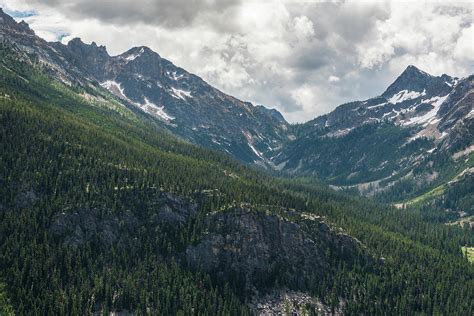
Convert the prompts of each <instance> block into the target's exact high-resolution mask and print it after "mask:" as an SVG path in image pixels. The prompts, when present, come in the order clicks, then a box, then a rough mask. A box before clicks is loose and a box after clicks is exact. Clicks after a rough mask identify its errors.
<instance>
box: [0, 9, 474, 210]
mask: <svg viewBox="0 0 474 316" xmlns="http://www.w3.org/2000/svg"><path fill="white" fill-rule="evenodd" d="M2 26H3V27H2V29H1V30H0V36H1V38H2V39H3V42H4V43H9V44H8V45H13V46H14V49H17V50H18V51H19V53H20V54H22V55H23V58H24V59H25V60H29V62H30V63H32V64H35V63H39V64H41V65H42V67H44V69H45V71H46V72H47V73H48V74H49V75H50V76H51V77H52V78H54V79H55V80H57V81H59V82H62V83H64V84H66V85H69V86H75V87H81V89H83V90H84V91H82V95H83V97H86V98H88V100H89V101H91V102H94V103H95V104H97V105H98V106H106V107H108V108H114V109H115V110H116V111H119V112H121V113H122V114H123V115H132V116H136V119H137V120H151V121H152V122H153V124H154V125H156V126H158V127H159V128H160V129H162V130H164V131H167V132H168V133H170V134H172V135H175V136H177V137H179V138H180V139H183V140H186V141H189V142H191V143H194V144H197V145H201V146H205V147H207V148H211V149H215V150H218V151H221V152H224V153H226V154H230V155H231V156H233V157H234V158H237V159H238V160H240V161H242V162H244V163H248V164H255V165H258V166H261V167H264V168H267V169H269V170H274V171H276V172H279V173H282V174H286V175H287V174H290V175H292V176H311V177H315V178H318V179H319V180H321V181H323V182H326V183H328V184H330V185H332V186H333V188H335V189H349V190H353V189H355V190H356V191H358V192H359V193H362V194H365V195H369V196H374V195H380V194H382V195H383V197H382V199H383V200H384V201H388V200H390V201H392V202H401V201H402V202H406V201H409V200H410V199H412V198H415V197H416V196H419V195H422V194H424V193H426V192H428V191H430V190H432V189H435V187H436V186H439V185H443V186H445V185H446V184H447V183H448V182H450V181H452V180H454V179H458V178H457V177H458V176H459V175H462V176H463V177H465V176H467V177H469V176H470V175H471V174H472V172H471V167H472V159H471V160H468V161H462V162H461V159H460V157H466V156H469V155H470V153H471V152H472V151H473V147H472V146H474V145H473V134H474V133H473V123H472V121H473V120H472V117H473V114H472V113H473V112H472V84H473V76H470V77H467V78H463V79H459V78H453V77H450V76H448V75H446V74H445V75H442V76H439V77H437V76H432V75H430V74H428V73H426V72H424V71H422V70H420V69H418V68H416V67H415V66H412V65H410V66H408V67H407V68H406V69H405V71H403V73H402V74H401V75H400V76H399V77H398V78H397V79H396V80H395V81H394V82H393V83H392V84H391V85H390V86H389V87H388V88H387V89H386V91H384V92H383V93H382V94H381V95H380V96H377V97H374V98H371V99H368V100H365V101H355V102H350V103H346V104H343V105H340V106H339V107H337V108H336V109H335V110H334V111H332V112H331V113H329V114H326V115H323V116H320V117H317V118H315V119H314V120H311V121H309V122H307V123H305V124H303V125H301V126H294V125H290V124H288V123H287V122H286V121H285V119H284V118H283V116H282V115H281V114H280V113H279V112H278V111H276V110H270V109H267V108H266V107H264V106H261V105H258V106H254V105H252V104H251V103H249V102H244V101H240V100H238V99H236V98H234V97H232V96H229V95H226V94H225V93H223V92H221V91H219V90H218V89H216V88H214V87H212V86H210V85H209V84H207V83H206V82H205V81H204V80H202V79H201V78H199V77H198V76H196V75H193V74H191V73H189V72H187V71H186V70H184V69H182V68H179V67H177V66H175V65H174V64H173V63H171V62H170V61H168V60H166V59H164V58H162V57H161V56H160V55H159V54H158V53H156V52H154V51H152V50H151V49H149V48H147V47H134V48H131V49H130V50H128V51H127V52H124V53H123V54H120V55H118V56H110V55H109V54H108V52H107V49H106V48H105V47H104V46H98V45H97V44H96V43H94V42H93V43H92V44H90V45H88V44H85V43H83V42H82V41H81V40H80V39H78V38H76V39H73V40H71V41H70V42H69V43H68V44H67V45H63V44H61V43H59V42H56V43H48V42H46V41H44V40H42V39H40V38H38V37H37V36H35V34H34V32H33V31H32V30H31V29H30V28H29V27H28V25H27V24H26V23H23V22H20V23H16V22H15V21H14V20H13V19H12V18H11V17H9V16H8V15H6V14H4V13H2ZM104 89H106V90H108V92H109V93H111V94H113V95H114V96H115V97H116V98H115V99H114V101H113V102H112V103H113V104H112V103H111V99H110V98H109V96H108V95H107V93H106V92H105V91H104ZM104 102H105V103H106V104H104ZM132 113H133V114H132ZM434 161H438V162H440V161H444V162H443V163H441V164H435V165H434ZM453 169H456V171H455V172H453V171H452V170H453ZM419 170H422V171H421V172H418V171H419ZM447 170H449V172H447ZM443 190H444V189H443Z"/></svg>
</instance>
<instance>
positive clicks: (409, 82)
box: [382, 65, 451, 99]
mask: <svg viewBox="0 0 474 316" xmlns="http://www.w3.org/2000/svg"><path fill="white" fill-rule="evenodd" d="M446 76H447V75H446ZM448 77H449V76H448ZM446 81H447V80H446V79H445V78H443V77H436V76H433V75H430V74H429V73H427V72H425V71H423V70H421V69H419V68H417V67H415V66H413V65H409V66H408V67H407V68H406V69H405V70H404V71H403V72H402V73H401V74H400V76H398V78H397V79H396V80H395V81H394V82H393V83H392V84H391V85H390V86H389V87H388V88H387V90H385V92H384V93H382V96H383V97H385V98H387V99H389V98H391V97H393V96H394V95H396V94H399V93H400V92H402V91H405V92H406V93H410V92H416V93H422V94H426V95H445V94H447V93H449V90H450V88H451V87H450V85H449V84H448V83H447V82H446Z"/></svg>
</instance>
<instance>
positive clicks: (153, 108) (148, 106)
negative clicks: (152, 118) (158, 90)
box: [137, 98, 174, 121]
mask: <svg viewBox="0 0 474 316" xmlns="http://www.w3.org/2000/svg"><path fill="white" fill-rule="evenodd" d="M137 105H138V106H139V107H140V108H141V109H142V110H143V111H145V112H147V113H149V114H152V115H156V116H158V117H160V118H162V119H163V120H165V121H171V120H174V117H172V116H171V115H169V114H168V113H166V112H165V110H164V106H157V105H156V104H154V103H152V102H150V100H148V99H147V98H145V103H144V104H137Z"/></svg>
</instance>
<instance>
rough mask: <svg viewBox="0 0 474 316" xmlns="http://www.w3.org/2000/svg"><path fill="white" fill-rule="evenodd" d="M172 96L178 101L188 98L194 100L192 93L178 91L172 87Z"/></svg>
mask: <svg viewBox="0 0 474 316" xmlns="http://www.w3.org/2000/svg"><path fill="white" fill-rule="evenodd" d="M171 96H172V97H173V98H176V99H181V100H186V98H192V97H193V96H192V95H191V91H186V90H182V89H177V88H174V87H171Z"/></svg>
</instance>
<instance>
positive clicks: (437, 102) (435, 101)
mask: <svg viewBox="0 0 474 316" xmlns="http://www.w3.org/2000/svg"><path fill="white" fill-rule="evenodd" d="M447 97H448V95H445V96H443V97H434V98H431V99H428V100H423V101H422V103H431V105H432V106H433V108H432V109H431V110H430V111H428V112H427V113H425V114H424V115H421V116H416V117H412V118H411V119H409V120H408V121H407V122H404V123H403V125H411V124H424V123H427V124H428V123H430V122H432V121H433V120H434V119H435V117H436V114H438V111H439V108H440V107H441V104H443V102H444V100H446V98H447Z"/></svg>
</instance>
